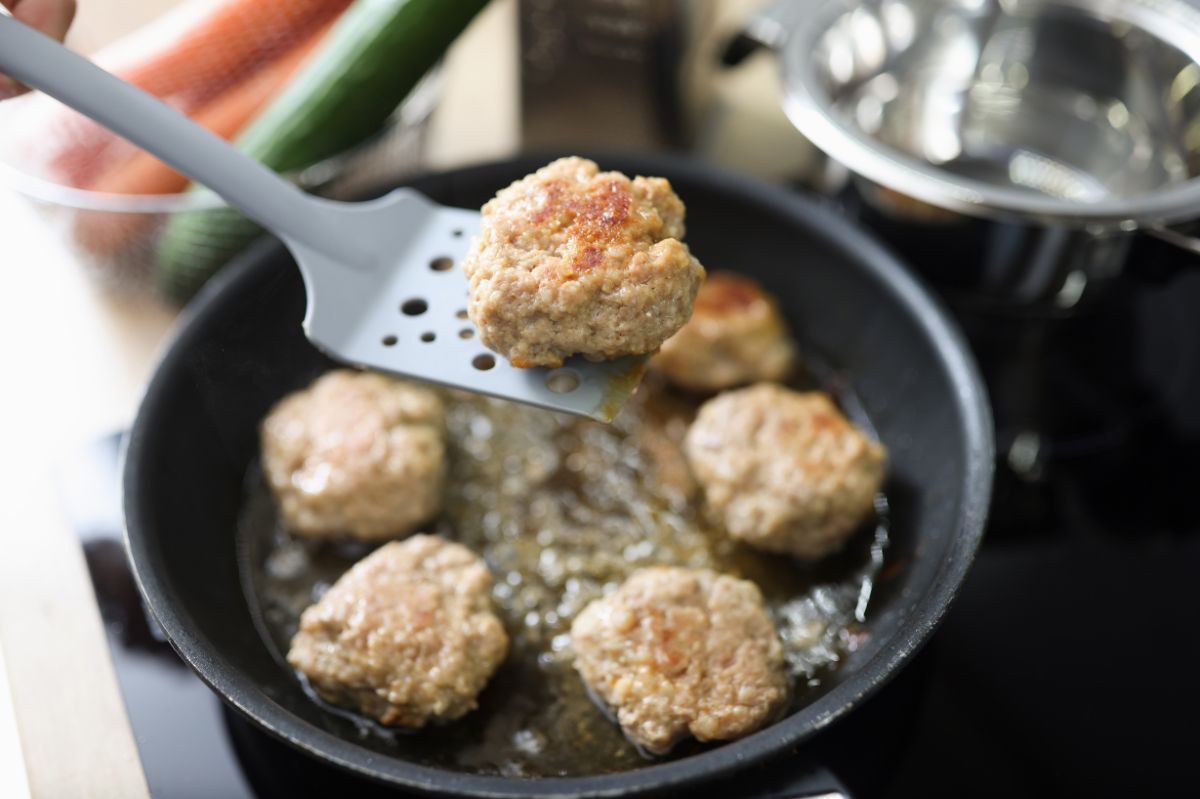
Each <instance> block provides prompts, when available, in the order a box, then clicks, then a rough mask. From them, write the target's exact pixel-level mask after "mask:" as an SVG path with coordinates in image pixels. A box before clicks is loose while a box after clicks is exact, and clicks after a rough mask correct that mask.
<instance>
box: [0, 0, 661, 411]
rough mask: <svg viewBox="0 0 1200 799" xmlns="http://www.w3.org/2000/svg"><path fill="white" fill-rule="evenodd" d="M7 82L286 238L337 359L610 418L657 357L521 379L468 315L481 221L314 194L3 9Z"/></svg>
mask: <svg viewBox="0 0 1200 799" xmlns="http://www.w3.org/2000/svg"><path fill="white" fill-rule="evenodd" d="M0 71H2V72H5V73H7V74H8V75H10V76H12V77H14V78H16V79H17V80H20V81H22V82H23V83H25V84H27V85H29V86H32V87H34V88H37V89H40V90H42V91H43V92H45V93H46V94H48V95H50V96H51V97H54V98H56V99H58V100H59V101H61V102H63V103H65V104H66V105H68V106H70V107H72V108H74V109H75V110H77V111H79V112H80V113H83V114H85V115H87V116H89V117H91V118H92V119H94V120H96V121H97V122H99V123H100V124H102V125H104V126H106V127H108V128H109V129H111V130H113V131H115V132H116V133H119V134H120V135H122V136H124V137H125V138H127V139H129V140H130V141H132V142H134V143H135V144H137V145H139V146H141V147H143V148H144V149H146V150H148V151H149V152H151V153H153V154H154V155H156V156H158V157H159V158H161V159H162V160H163V161H166V162H167V163H169V164H171V165H172V166H173V167H175V168H176V169H178V170H179V171H180V172H183V173H184V174H186V175H187V176H188V177H190V178H192V179H194V180H196V181H197V182H199V183H202V184H204V185H205V186H208V187H209V188H210V189H212V190H213V191H215V192H216V193H217V194H219V195H220V196H221V197H222V198H224V199H225V201H226V202H228V203H229V204H230V205H233V206H235V207H237V208H239V209H240V210H242V211H243V212H245V213H246V215H247V216H249V217H251V218H252V219H254V220H255V221H257V222H259V223H260V224H262V225H263V226H264V227H265V228H267V229H268V230H270V231H272V232H273V233H275V234H276V235H277V236H279V238H280V239H282V240H283V242H284V243H285V244H286V245H287V247H288V249H289V250H290V251H291V253H292V255H293V256H294V257H295V259H296V263H297V265H298V266H299V267H300V273H301V275H302V276H303V278H304V286H305V289H306V291H307V293H308V311H307V313H306V315H305V319H304V331H305V333H306V334H307V335H308V338H309V340H310V341H312V342H313V344H315V345H316V346H317V347H319V348H320V349H322V350H323V351H324V352H326V353H327V354H329V355H330V356H331V357H333V358H335V359H336V360H339V361H343V362H346V363H349V364H352V365H355V366H364V367H369V368H372V369H378V370H381V371H384V372H390V373H392V374H396V375H401V376H405V377H412V378H417V379H420V380H427V381H431V382H434V383H440V384H442V385H446V386H451V387H454V388H461V389H466V390H468V391H474V392H478V393H481V394H490V395H492V396H496V397H502V398H504V399H510V400H514V401H517V402H523V403H527V404H530V405H537V406H540V407H543V408H549V409H551V410H556V411H565V412H568V413H573V414H578V415H581V416H591V417H593V418H596V419H600V420H602V421H611V419H612V417H613V416H615V415H616V412H617V411H618V410H620V408H621V406H622V405H623V404H624V402H625V400H626V399H628V397H629V395H630V394H631V393H633V390H634V389H635V388H636V387H637V384H638V381H639V380H640V378H641V375H642V372H643V370H644V368H645V360H646V359H645V358H624V359H621V360H618V361H612V362H609V363H591V362H588V361H586V360H584V359H582V358H572V359H570V360H569V361H568V362H567V363H566V364H565V365H564V366H563V368H561V369H553V370H549V369H517V368H515V367H512V366H510V365H509V364H508V362H507V361H505V360H504V359H503V358H501V357H497V356H494V355H492V354H491V353H489V352H488V351H487V350H486V349H484V347H483V346H482V345H481V344H480V343H479V341H478V339H477V338H476V337H475V333H474V330H473V328H472V326H471V323H470V321H469V320H467V318H466V307H467V284H466V279H465V277H464V276H463V273H462V271H461V269H459V268H458V267H459V262H460V261H461V259H462V257H463V256H464V255H465V254H466V251H467V247H468V244H469V242H470V238H471V236H472V235H473V234H475V233H476V232H478V230H479V213H478V212H477V211H465V210H461V209H457V208H445V207H442V206H440V205H436V204H435V203H433V202H431V201H430V200H428V199H427V198H425V197H424V196H422V195H421V194H419V193H418V192H415V191H413V190H411V189H400V190H397V191H395V192H393V193H391V194H389V195H387V196H385V197H382V198H380V199H378V200H374V201H371V202H364V203H343V202H334V201H332V200H325V199H321V198H317V197H312V196H310V195H307V194H305V193H304V192H302V191H300V190H299V189H298V188H296V187H295V186H293V185H292V184H291V183H288V182H287V181H286V180H284V179H282V178H280V177H279V176H278V175H276V174H275V173H274V172H272V171H271V170H269V169H267V168H266V167H264V166H262V165H261V164H259V163H258V162H257V161H254V160H253V159H251V158H249V157H247V156H245V155H243V154H242V153H240V152H238V151H237V150H235V149H234V148H233V147H231V146H230V145H228V144H226V143H225V142H224V141H222V140H221V139H220V138H218V137H217V136H215V135H213V134H212V133H209V132H208V131H207V130H205V129H204V128H202V127H200V126H199V125H196V124H195V123H193V122H192V121H191V120H189V119H187V118H185V117H183V116H182V115H180V114H178V113H176V112H175V111H173V110H171V109H170V108H168V107H167V106H166V105H165V104H163V103H161V102H160V101H158V100H157V99H155V98H153V97H151V96H150V95H148V94H146V93H144V92H143V91H141V90H140V89H138V88H136V87H134V86H131V85H130V84H128V83H125V82H124V81H122V80H120V79H118V78H116V77H114V76H112V75H110V74H108V73H107V72H105V71H103V70H102V69H100V68H99V67H96V66H95V65H93V64H92V63H91V62H90V61H88V60H87V59H85V58H82V57H80V56H78V55H76V54H75V53H72V52H71V51H70V50H68V49H67V48H65V47H63V46H62V45H60V44H58V43H57V42H55V41H53V40H52V39H50V38H48V37H46V36H43V35H42V34H41V33H39V32H37V31H35V30H33V29H32V28H29V27H28V26H26V25H24V24H23V23H21V22H18V21H17V20H15V19H13V18H12V17H11V16H10V15H8V13H7V12H6V11H4V9H3V7H0Z"/></svg>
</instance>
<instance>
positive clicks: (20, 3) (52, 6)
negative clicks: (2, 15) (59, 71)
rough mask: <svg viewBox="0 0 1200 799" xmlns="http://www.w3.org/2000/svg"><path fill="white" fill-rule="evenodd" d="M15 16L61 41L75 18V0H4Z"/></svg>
mask: <svg viewBox="0 0 1200 799" xmlns="http://www.w3.org/2000/svg"><path fill="white" fill-rule="evenodd" d="M2 1H3V2H4V4H5V5H6V6H8V7H9V9H10V10H11V11H12V12H13V16H14V17H16V18H17V19H19V20H21V21H22V22H24V23H25V24H26V25H29V26H32V27H34V28H37V29H38V30H40V31H41V32H42V33H44V34H46V35H47V36H53V37H54V38H55V39H58V40H59V41H60V42H61V41H62V40H63V38H64V37H66V35H67V29H68V28H70V27H71V20H73V19H75V0H2Z"/></svg>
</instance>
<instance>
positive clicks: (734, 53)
mask: <svg viewBox="0 0 1200 799" xmlns="http://www.w3.org/2000/svg"><path fill="white" fill-rule="evenodd" d="M806 10H811V8H810V0H775V1H774V2H772V3H768V4H767V5H765V6H763V7H762V8H760V9H759V10H758V11H756V12H754V14H752V15H751V16H750V17H749V18H747V19H746V21H745V22H744V23H743V24H742V29H741V31H740V32H738V33H737V34H736V35H735V36H734V37H733V38H732V39H731V40H730V41H729V43H728V44H727V45H726V46H725V51H724V53H723V54H722V55H721V62H722V63H723V64H724V65H725V66H727V67H734V66H737V65H738V64H740V63H742V61H744V60H745V59H746V57H747V56H749V55H750V54H752V53H754V52H756V51H758V50H761V49H763V48H764V47H765V48H767V49H768V50H779V49H780V48H781V47H783V45H784V43H785V42H787V40H788V37H789V36H790V35H791V32H792V31H793V30H795V27H796V25H797V24H798V23H799V22H800V21H801V19H802V15H803V14H804V13H805V11H806Z"/></svg>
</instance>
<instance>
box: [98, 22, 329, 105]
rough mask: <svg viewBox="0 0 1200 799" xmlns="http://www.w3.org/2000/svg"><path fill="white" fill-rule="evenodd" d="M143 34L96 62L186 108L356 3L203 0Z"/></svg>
mask: <svg viewBox="0 0 1200 799" xmlns="http://www.w3.org/2000/svg"><path fill="white" fill-rule="evenodd" d="M199 4H200V5H202V7H203V11H202V12H198V11H197V10H195V9H194V8H193V7H192V6H193V5H194V3H189V4H188V5H185V6H183V7H182V10H180V11H178V12H176V13H178V14H179V15H180V16H181V17H182V18H183V22H182V23H181V22H180V21H177V20H174V19H170V18H169V17H172V16H174V15H173V14H170V15H167V17H168V18H166V19H164V21H163V22H162V23H161V27H160V24H159V23H155V24H154V25H151V26H150V27H149V28H148V29H146V30H144V31H142V32H139V33H138V34H136V40H135V41H133V42H132V43H130V44H129V45H126V44H125V43H124V42H121V43H118V45H115V46H112V47H109V48H106V49H105V50H104V51H102V52H101V53H99V54H97V56H96V61H97V63H99V64H100V65H101V66H104V67H105V68H106V69H111V70H112V71H113V72H115V73H116V74H117V75H120V76H121V77H122V78H124V79H125V80H127V81H129V82H130V83H133V84H134V85H136V86H139V87H141V88H142V89H144V90H146V91H148V92H150V93H151V94H153V95H156V96H158V97H171V98H173V99H175V100H177V101H178V102H179V103H181V107H183V108H184V110H185V111H188V110H191V109H193V108H195V107H198V106H199V105H202V104H204V102H206V101H207V100H208V99H211V98H212V97H215V96H216V95H218V94H221V93H223V92H224V91H225V89H227V88H228V87H230V86H232V85H233V84H235V83H237V82H240V81H241V80H243V79H244V78H245V77H246V76H247V75H248V74H250V73H251V72H253V71H254V70H255V69H256V68H257V67H259V66H261V65H262V64H264V63H266V62H269V61H271V60H273V59H275V58H276V57H278V56H280V55H281V54H282V53H285V52H287V51H289V50H291V49H292V48H293V47H294V46H295V45H296V43H297V42H300V41H302V40H304V39H306V38H307V37H308V36H309V34H311V33H312V32H313V31H315V30H317V29H318V28H320V27H322V26H323V25H325V24H326V23H328V22H329V21H330V20H332V19H333V18H334V17H336V16H337V15H339V14H341V12H342V11H344V10H345V9H346V7H347V6H349V5H350V0H219V1H218V2H213V0H199Z"/></svg>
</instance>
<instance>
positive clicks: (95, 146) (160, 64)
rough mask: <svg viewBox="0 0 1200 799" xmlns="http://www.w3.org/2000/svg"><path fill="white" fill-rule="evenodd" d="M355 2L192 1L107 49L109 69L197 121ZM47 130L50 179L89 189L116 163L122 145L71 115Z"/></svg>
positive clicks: (62, 113) (55, 118) (60, 116)
mask: <svg viewBox="0 0 1200 799" xmlns="http://www.w3.org/2000/svg"><path fill="white" fill-rule="evenodd" d="M350 2H351V0H192V1H191V2H189V3H186V4H184V5H183V6H180V7H179V8H177V9H176V10H174V11H172V12H170V13H169V14H166V15H164V16H163V17H161V18H160V19H159V20H157V21H155V22H154V23H152V24H151V25H149V26H147V27H146V28H143V29H141V30H139V31H137V32H135V33H134V34H132V35H131V36H128V37H125V38H123V39H121V40H120V41H118V42H116V43H114V44H112V45H110V46H109V47H107V48H105V49H104V50H103V51H101V52H100V53H99V54H97V56H96V58H95V60H96V62H97V63H99V64H100V65H101V66H103V67H104V68H105V69H108V70H109V71H112V72H114V73H115V74H117V75H119V76H120V77H122V78H124V79H125V80H127V81H129V82H130V83H133V84H134V85H136V86H139V87H140V88H142V89H144V90H145V91H148V92H150V93H151V94H154V95H156V96H158V97H160V98H162V99H163V100H166V101H168V102H169V103H170V104H171V105H172V106H174V107H175V108H177V109H178V110H179V111H181V112H182V113H185V114H189V115H191V114H195V113H197V112H198V110H199V109H200V108H202V107H204V106H205V105H206V104H207V103H208V102H209V101H210V100H212V99H213V98H215V97H218V96H220V95H223V94H225V93H226V91H227V90H229V89H230V88H231V87H233V86H235V85H237V84H239V83H243V82H245V81H247V80H250V78H251V76H252V75H254V74H255V72H257V70H258V69H260V68H262V67H263V66H264V65H266V64H269V63H270V62H272V61H274V60H276V59H277V58H279V57H280V56H281V55H282V54H283V53H286V52H288V51H290V50H292V49H293V48H294V47H295V46H296V44H297V43H298V42H301V41H305V40H307V39H308V38H309V36H311V34H312V33H313V32H314V31H316V30H318V29H322V28H323V26H326V25H328V24H329V23H330V22H331V21H332V20H333V19H335V18H336V17H337V16H338V15H339V14H341V12H342V11H344V10H345V9H346V7H347V6H349V4H350ZM56 110H59V113H56V114H53V115H51V119H50V120H49V122H48V123H47V125H48V127H46V128H44V129H43V131H44V135H45V136H47V137H49V138H50V139H51V140H52V144H50V145H48V146H46V145H44V146H42V147H40V148H39V149H40V150H41V151H42V152H43V153H44V159H45V160H44V168H43V171H44V172H47V173H48V174H50V175H54V176H57V177H58V179H60V180H62V181H63V182H66V183H68V184H69V185H73V186H79V187H88V185H89V184H90V183H91V182H92V181H93V180H95V179H96V177H97V175H99V174H101V173H103V172H105V171H106V168H107V167H108V166H109V164H111V163H112V162H113V161H114V160H121V158H122V150H123V149H126V151H127V148H122V146H121V145H120V142H121V140H120V139H119V138H118V137H116V136H114V135H113V134H112V133H110V132H109V131H107V130H105V129H104V128H103V127H101V126H100V125H97V124H96V123H94V122H92V121H91V120H87V119H84V118H82V117H80V116H79V115H77V114H75V113H74V112H73V111H69V110H67V109H65V108H61V107H60V109H56ZM47 151H49V152H47Z"/></svg>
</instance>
